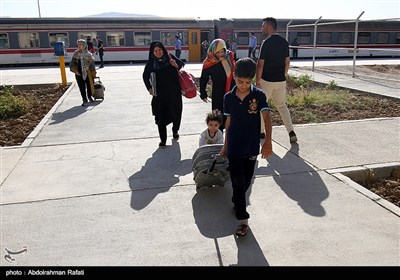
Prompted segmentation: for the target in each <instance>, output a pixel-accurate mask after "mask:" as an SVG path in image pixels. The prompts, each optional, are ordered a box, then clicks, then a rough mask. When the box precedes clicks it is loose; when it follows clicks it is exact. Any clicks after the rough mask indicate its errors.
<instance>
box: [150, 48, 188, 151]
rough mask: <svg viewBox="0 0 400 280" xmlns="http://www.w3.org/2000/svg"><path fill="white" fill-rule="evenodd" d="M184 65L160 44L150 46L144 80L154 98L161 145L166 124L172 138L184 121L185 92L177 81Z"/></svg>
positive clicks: (152, 103) (152, 105) (165, 136)
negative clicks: (182, 91)
mask: <svg viewBox="0 0 400 280" xmlns="http://www.w3.org/2000/svg"><path fill="white" fill-rule="evenodd" d="M183 66H184V63H183V62H182V61H181V60H180V59H179V58H177V57H176V56H175V55H173V54H169V53H168V52H167V50H166V48H165V47H164V45H163V44H162V43H161V42H157V41H156V42H152V43H151V44H150V52H149V60H148V61H147V63H146V66H145V68H144V72H143V81H144V84H145V86H146V88H147V90H148V91H149V93H150V95H152V96H153V99H152V100H151V109H152V112H153V115H154V117H155V122H156V124H157V126H158V133H159V134H160V140H161V142H160V144H159V146H165V144H166V141H167V125H169V124H170V123H172V133H173V138H174V139H178V138H179V133H178V131H179V127H180V125H181V118H182V93H181V87H180V85H179V80H178V72H177V71H178V70H179V69H181V68H182V67H183Z"/></svg>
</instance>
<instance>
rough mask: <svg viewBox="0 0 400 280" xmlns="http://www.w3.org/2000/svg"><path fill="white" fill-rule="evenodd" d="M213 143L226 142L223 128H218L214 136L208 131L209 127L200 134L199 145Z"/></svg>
mask: <svg viewBox="0 0 400 280" xmlns="http://www.w3.org/2000/svg"><path fill="white" fill-rule="evenodd" d="M211 144H224V137H223V134H222V131H221V130H219V129H218V130H217V133H215V135H214V137H211V136H210V134H209V133H208V128H207V129H206V130H204V131H203V132H202V133H201V134H200V139H199V147H201V146H203V145H211Z"/></svg>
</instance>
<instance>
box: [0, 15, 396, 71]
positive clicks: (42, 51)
mask: <svg viewBox="0 0 400 280" xmlns="http://www.w3.org/2000/svg"><path fill="white" fill-rule="evenodd" d="M277 21H278V30H277V31H278V33H279V34H280V35H282V36H283V37H286V26H287V24H288V22H289V20H288V19H277ZM337 21H338V20H326V21H321V22H320V23H324V22H325V23H326V22H337ZM313 22H314V20H309V19H297V20H294V21H293V22H292V24H293V25H298V24H303V25H304V24H311V23H313ZM261 24H262V19H222V18H220V19H214V20H202V19H193V18H189V19H184V18H2V19H1V21H0V66H9V65H24V64H49V63H58V57H57V56H55V54H54V47H53V46H54V42H57V41H63V42H65V45H66V54H65V60H66V61H67V62H68V61H69V58H70V57H71V55H72V53H73V52H74V50H75V49H76V41H77V40H78V39H81V38H83V39H86V38H87V36H91V38H96V36H97V35H99V36H100V37H101V38H102V40H103V42H104V45H105V48H106V52H105V55H104V60H105V62H106V63H107V62H119V61H121V62H122V61H126V62H136V61H138V62H139V61H146V60H147V59H148V50H149V45H150V42H151V41H155V40H159V41H161V42H163V43H164V45H165V46H166V47H167V49H168V50H169V51H171V52H173V51H174V44H175V35H179V36H180V38H181V40H182V54H181V58H182V59H184V60H186V61H189V62H200V61H201V58H202V49H201V42H202V41H204V40H208V41H209V42H210V41H212V40H213V39H214V38H222V39H224V40H229V41H233V40H234V41H235V42H236V43H237V46H238V47H237V57H238V58H240V57H244V56H247V54H248V40H249V39H248V37H249V32H255V36H256V37H257V39H258V46H259V45H260V44H261V41H262V40H263V39H264V37H263V35H262V34H261ZM354 27H355V24H354V23H343V24H333V25H321V26H318V29H317V34H316V36H317V38H316V43H317V48H316V49H315V50H313V42H314V36H315V34H314V28H313V27H312V26H302V27H294V28H290V29H289V32H288V34H287V35H288V41H289V43H290V42H292V41H293V39H294V38H297V41H298V42H299V44H300V46H299V51H298V57H299V58H302V57H312V56H313V52H314V51H315V56H316V57H346V56H353V51H354V37H355V32H354V30H355V28H354ZM357 40H358V44H357V56H368V57H369V56H385V57H393V56H400V21H398V20H391V21H383V20H382V21H360V22H359V28H358V38H357ZM203 54H204V53H203ZM96 59H98V57H97V58H96Z"/></svg>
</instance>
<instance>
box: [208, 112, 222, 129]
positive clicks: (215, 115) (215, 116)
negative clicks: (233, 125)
mask: <svg viewBox="0 0 400 280" xmlns="http://www.w3.org/2000/svg"><path fill="white" fill-rule="evenodd" d="M210 121H216V122H218V123H219V124H220V125H221V124H222V122H223V118H222V114H221V111H220V110H218V109H215V110H212V112H211V113H208V114H207V118H206V123H207V124H208V123H209V122H210Z"/></svg>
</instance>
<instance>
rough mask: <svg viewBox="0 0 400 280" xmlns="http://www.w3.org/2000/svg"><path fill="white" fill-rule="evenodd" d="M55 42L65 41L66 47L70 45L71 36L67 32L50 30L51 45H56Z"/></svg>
mask: <svg viewBox="0 0 400 280" xmlns="http://www.w3.org/2000/svg"><path fill="white" fill-rule="evenodd" d="M54 42H64V43H65V46H66V47H69V37H68V33H67V32H50V33H49V43H50V47H54Z"/></svg>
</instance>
